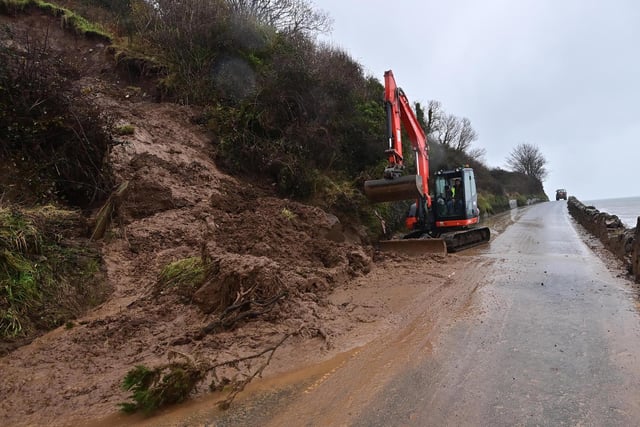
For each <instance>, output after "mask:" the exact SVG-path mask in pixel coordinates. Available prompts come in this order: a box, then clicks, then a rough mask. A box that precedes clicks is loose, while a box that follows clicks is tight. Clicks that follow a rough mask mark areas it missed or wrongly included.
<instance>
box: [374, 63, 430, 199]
mask: <svg viewBox="0 0 640 427" xmlns="http://www.w3.org/2000/svg"><path fill="white" fill-rule="evenodd" d="M384 88H385V90H384V101H385V108H386V110H387V134H388V138H389V150H387V153H388V154H389V168H391V169H396V170H398V169H402V168H404V159H403V156H402V129H401V126H402V125H404V128H405V130H406V131H407V133H408V134H409V140H410V141H411V146H412V148H413V151H414V152H415V153H416V167H417V175H419V176H420V178H421V187H422V193H423V194H424V195H425V197H426V198H427V207H431V198H430V197H429V181H428V180H429V146H428V145H427V137H426V135H425V133H424V130H422V127H421V126H420V123H419V121H418V118H417V117H416V115H415V113H414V112H413V109H412V108H411V104H410V103H409V99H408V98H407V96H406V95H405V93H404V91H403V90H402V89H400V88H399V87H398V86H397V84H396V81H395V78H394V77H393V72H392V71H391V70H389V71H387V72H385V73H384Z"/></svg>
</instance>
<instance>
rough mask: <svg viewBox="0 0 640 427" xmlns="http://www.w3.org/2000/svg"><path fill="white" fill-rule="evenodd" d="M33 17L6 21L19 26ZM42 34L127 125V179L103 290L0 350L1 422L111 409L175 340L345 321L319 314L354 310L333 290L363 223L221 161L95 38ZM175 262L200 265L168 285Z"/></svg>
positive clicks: (355, 266) (213, 341) (259, 343)
mask: <svg viewBox="0 0 640 427" xmlns="http://www.w3.org/2000/svg"><path fill="white" fill-rule="evenodd" d="M42 19H45V18H44V17H40V16H38V17H26V18H24V19H23V17H13V18H6V17H3V18H2V23H3V25H6V26H8V27H10V28H11V29H12V31H14V32H17V31H26V30H27V29H28V28H30V27H32V26H33V25H34V23H35V22H37V23H40V24H41V23H42ZM46 19H48V18H46ZM47 37H49V38H50V39H51V40H52V43H51V45H50V47H51V49H52V52H58V53H60V54H61V55H63V54H64V55H66V56H65V57H67V58H72V59H74V60H80V61H82V60H85V61H86V62H87V64H90V65H89V66H87V67H85V68H84V69H83V73H82V74H80V75H77V76H75V77H74V78H73V79H70V80H69V81H68V84H69V85H71V87H72V88H73V89H74V90H77V91H78V93H82V94H83V100H84V102H87V103H88V104H90V105H92V106H93V107H95V108H96V109H98V110H99V111H102V112H104V113H105V114H108V115H109V116H110V117H111V118H112V120H113V123H114V126H115V128H122V127H123V126H126V127H127V129H128V130H127V132H119V133H118V134H117V135H116V136H114V138H115V140H116V142H117V143H116V144H115V145H113V146H112V147H111V149H110V151H109V156H108V165H109V169H110V177H111V180H112V181H111V182H112V183H113V186H112V188H113V189H114V190H115V189H117V188H118V186H120V185H121V184H123V183H128V184H129V185H128V190H127V192H126V196H124V197H123V200H122V203H119V205H118V207H117V208H116V209H114V211H113V215H112V218H111V219H112V221H111V226H110V228H109V229H108V230H107V231H106V233H105V234H104V238H103V239H101V240H100V241H99V242H98V244H99V248H98V249H99V251H100V253H101V255H102V260H103V261H102V262H103V270H104V275H105V286H107V287H108V288H109V289H111V290H112V292H111V294H110V296H109V298H108V299H107V300H106V301H105V302H103V303H102V304H100V305H99V306H98V307H97V308H96V309H94V310H92V311H89V312H87V313H86V314H84V315H81V316H79V317H78V318H77V320H75V321H74V322H73V325H72V326H73V327H68V328H65V327H61V328H58V329H56V330H54V331H53V332H51V333H49V334H46V335H43V336H41V337H39V338H37V339H36V340H35V341H34V342H33V343H31V344H29V345H25V346H23V347H20V348H18V349H15V350H13V351H12V352H11V353H10V354H8V355H6V356H4V357H2V359H0V370H1V371H2V373H3V381H2V382H1V383H0V395H2V396H4V398H3V399H2V401H0V414H1V416H2V417H1V418H0V420H1V424H3V425H20V424H41V423H45V422H46V423H48V424H65V423H69V422H70V421H69V420H72V419H74V418H86V417H88V416H90V417H98V416H100V415H104V414H108V413H111V412H113V411H114V410H116V408H117V406H116V405H117V404H118V403H121V402H123V401H125V400H126V399H127V393H126V392H125V391H123V390H122V389H121V383H122V380H123V378H124V377H125V374H126V373H127V372H129V370H130V369H131V368H133V367H134V366H136V365H148V366H152V367H153V366H156V365H162V364H165V363H167V361H168V358H169V356H170V355H171V354H173V353H174V352H180V353H182V354H188V355H194V357H195V356H197V357H198V358H202V359H207V360H218V361H220V362H224V360H233V359H238V358H242V357H243V356H246V355H251V354H255V353H256V352H259V350H260V349H262V348H269V347H270V346H273V345H274V343H277V342H280V340H281V339H282V337H283V336H291V340H290V341H291V342H293V343H295V342H300V341H306V340H308V339H309V338H313V337H318V338H320V340H321V342H323V343H324V346H326V347H330V346H331V345H332V337H334V336H336V335H338V334H339V333H340V331H339V330H332V328H331V326H328V324H327V320H335V319H336V316H347V317H348V316H349V314H348V313H343V312H341V310H340V309H339V308H337V307H336V306H335V305H334V304H333V303H331V302H330V301H329V299H328V295H329V294H330V293H331V291H332V290H333V289H334V288H336V287H338V286H340V285H343V284H345V283H347V281H348V280H350V279H351V278H353V277H356V276H359V275H363V274H366V273H367V272H368V271H369V270H370V268H371V262H372V261H371V256H372V254H371V253H370V252H369V251H368V250H367V249H364V247H363V246H362V243H363V241H365V240H366V235H365V233H364V232H363V231H362V230H361V229H358V228H357V227H354V226H349V225H348V224H342V223H341V222H340V221H339V220H338V218H336V217H335V216H333V215H331V214H329V213H327V212H325V211H323V210H322V209H320V208H317V207H313V206H308V205H304V204H301V203H298V202H295V201H292V200H286V199H281V198H278V197H276V193H275V191H274V189H273V187H272V186H271V185H269V184H267V183H261V182H243V181H241V180H239V179H236V178H234V177H232V176H229V175H226V174H224V173H222V172H221V171H220V170H218V168H217V167H216V165H215V163H214V161H213V160H212V159H213V158H215V147H214V146H213V145H212V138H211V135H209V134H207V133H206V132H205V131H203V129H202V128H201V127H200V126H198V125H197V124H195V118H196V117H198V116H199V115H200V113H201V112H200V111H197V110H194V109H191V108H188V107H185V106H179V105H175V104H168V103H155V102H152V100H151V98H150V96H149V95H147V94H146V93H144V91H141V90H133V89H132V88H131V87H130V86H127V85H126V84H125V83H124V82H120V81H118V80H117V79H116V78H113V74H110V73H109V72H105V70H109V69H111V63H110V62H109V60H108V58H107V57H106V56H105V54H104V48H105V47H104V46H103V45H102V43H101V42H96V41H88V40H81V39H78V38H76V37H75V36H70V35H68V34H66V33H65V32H64V31H62V30H61V29H60V28H58V27H56V26H55V25H52V26H47ZM105 196H106V195H105ZM98 207H99V206H96V207H95V209H93V210H92V212H93V214H94V215H95V213H96V212H97V210H98ZM90 222H91V221H90ZM86 235H88V233H87V234H86ZM194 259H195V260H199V262H195V263H194V262H193V260H194ZM184 260H191V263H189V262H185V261H184ZM176 263H177V264H176ZM176 265H179V267H178V270H180V271H181V272H183V273H184V272H185V270H186V273H189V272H190V270H192V269H194V268H195V269H198V268H201V274H198V273H197V271H196V274H186V275H185V276H181V277H182V278H181V279H180V280H177V281H174V282H172V284H171V286H167V285H166V282H163V280H162V278H163V277H164V276H163V275H162V273H163V272H165V273H166V272H167V268H168V266H173V267H174V268H176ZM198 265H199V266H200V267H198ZM191 272H192V271H191ZM173 277H174V278H175V275H174V276H173ZM185 277H186V279H185ZM163 283H164V285H163ZM86 284H87V285H88V284H89V282H87V283H86ZM230 308H231V310H230ZM234 369H235V368H233V369H230V372H227V373H226V374H225V375H229V376H231V375H233V371H234ZM243 369H249V368H248V367H245V368H243ZM235 370H236V371H237V369H235ZM235 375H250V372H240V373H238V372H236V373H235ZM199 391H200V392H203V391H205V390H199Z"/></svg>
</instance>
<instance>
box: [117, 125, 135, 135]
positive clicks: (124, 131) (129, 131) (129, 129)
mask: <svg viewBox="0 0 640 427" xmlns="http://www.w3.org/2000/svg"><path fill="white" fill-rule="evenodd" d="M135 130H136V128H135V127H133V125H122V126H118V127H116V129H115V132H116V133H117V134H118V135H120V136H124V135H133V133H134V132H135Z"/></svg>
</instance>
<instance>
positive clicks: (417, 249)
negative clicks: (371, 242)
mask: <svg viewBox="0 0 640 427" xmlns="http://www.w3.org/2000/svg"><path fill="white" fill-rule="evenodd" d="M378 249H380V250H381V251H383V252H397V253H402V254H405V255H411V256H420V255H426V254H438V255H446V253H447V245H446V244H445V241H444V239H432V238H428V239H399V240H382V241H380V242H378Z"/></svg>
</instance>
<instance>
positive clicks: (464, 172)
mask: <svg viewBox="0 0 640 427" xmlns="http://www.w3.org/2000/svg"><path fill="white" fill-rule="evenodd" d="M433 190H434V194H435V203H434V209H433V216H434V218H435V220H436V227H440V228H443V227H455V226H463V225H468V224H461V223H460V221H462V222H466V221H467V220H471V219H474V218H476V221H477V217H478V215H479V211H478V193H477V189H476V181H475V178H474V175H473V169H471V168H457V169H455V170H450V171H438V172H437V173H436V175H435V185H434V189H433Z"/></svg>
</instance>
